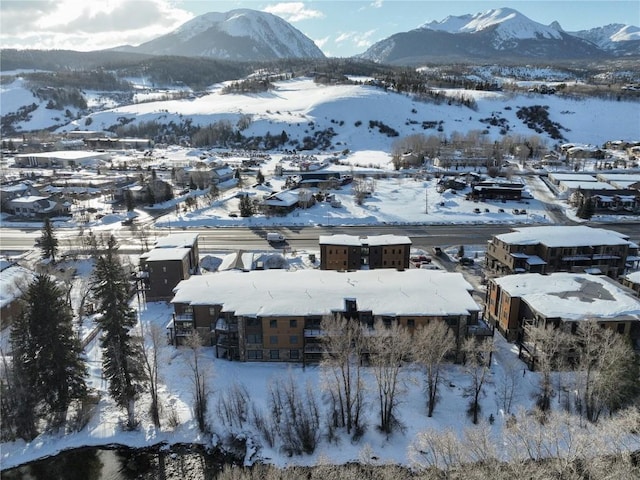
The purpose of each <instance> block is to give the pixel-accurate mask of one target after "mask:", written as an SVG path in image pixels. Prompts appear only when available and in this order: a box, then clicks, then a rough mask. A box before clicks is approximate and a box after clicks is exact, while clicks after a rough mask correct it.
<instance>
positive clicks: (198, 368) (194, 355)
mask: <svg viewBox="0 0 640 480" xmlns="http://www.w3.org/2000/svg"><path fill="white" fill-rule="evenodd" d="M186 346H187V347H188V348H189V350H190V352H189V353H188V354H187V365H188V366H189V370H190V373H191V381H192V382H193V413H194V416H195V418H196V421H197V422H198V428H199V429H200V431H201V432H203V433H206V432H207V431H208V430H209V425H208V423H207V397H208V395H209V393H210V389H209V382H208V379H209V375H210V371H209V368H208V367H207V366H206V365H204V364H202V362H201V358H200V357H201V355H202V337H201V336H200V334H199V333H198V332H197V331H194V332H193V333H192V334H191V335H189V336H188V337H187V338H186Z"/></svg>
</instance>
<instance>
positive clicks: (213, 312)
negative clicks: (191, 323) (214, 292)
mask: <svg viewBox="0 0 640 480" xmlns="http://www.w3.org/2000/svg"><path fill="white" fill-rule="evenodd" d="M209 316H211V317H215V316H216V307H209Z"/></svg>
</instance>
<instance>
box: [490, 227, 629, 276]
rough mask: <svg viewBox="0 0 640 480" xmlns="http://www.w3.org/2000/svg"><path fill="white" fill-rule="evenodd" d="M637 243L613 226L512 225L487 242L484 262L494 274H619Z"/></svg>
mask: <svg viewBox="0 0 640 480" xmlns="http://www.w3.org/2000/svg"><path fill="white" fill-rule="evenodd" d="M637 254H638V245H636V244H635V243H633V242H631V241H630V240H629V238H628V237H625V236H624V235H623V234H621V233H618V232H615V231H613V230H606V229H603V228H592V227H587V226H584V225H577V226H542V227H524V228H515V229H514V231H513V232H511V233H504V234H500V235H494V236H493V238H492V239H491V240H489V242H488V244H487V254H486V266H487V268H488V269H489V270H491V271H493V272H496V273H498V274H503V275H505V274H512V273H552V272H563V271H564V272H576V273H584V272H587V273H601V274H604V275H608V276H610V277H612V278H617V277H618V276H619V275H622V274H623V273H624V272H625V269H626V263H627V257H629V256H631V257H635V256H637Z"/></svg>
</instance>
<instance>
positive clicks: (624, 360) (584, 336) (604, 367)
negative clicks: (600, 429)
mask: <svg viewBox="0 0 640 480" xmlns="http://www.w3.org/2000/svg"><path fill="white" fill-rule="evenodd" d="M576 344H577V345H578V348H577V351H578V362H577V366H576V375H575V378H576V382H577V384H576V390H577V392H578V395H579V397H580V401H581V405H582V409H581V413H583V412H584V414H585V415H586V418H587V419H588V420H589V421H592V422H596V421H597V420H598V418H599V417H600V414H601V413H602V412H603V411H604V410H610V411H612V410H615V409H617V408H620V407H622V406H625V404H627V403H629V401H630V400H631V399H633V398H637V395H638V389H639V387H638V366H637V364H636V362H634V359H633V357H634V355H633V349H632V348H631V345H630V344H629V342H628V340H627V339H626V338H625V337H623V336H622V335H620V334H618V333H616V332H615V331H613V330H611V329H609V328H601V326H600V325H599V324H598V322H597V321H595V320H588V321H585V322H581V323H580V324H579V326H578V332H577V342H576Z"/></svg>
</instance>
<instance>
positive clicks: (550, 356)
mask: <svg viewBox="0 0 640 480" xmlns="http://www.w3.org/2000/svg"><path fill="white" fill-rule="evenodd" d="M525 343H526V345H527V348H528V349H529V353H530V354H531V356H532V369H536V370H538V371H539V372H540V392H539V393H538V400H537V405H538V408H540V410H542V411H543V412H546V411H547V410H549V408H550V407H551V397H552V396H553V393H554V389H553V372H554V371H555V370H557V369H558V367H559V366H560V364H561V362H562V358H563V355H562V352H563V351H566V350H568V349H569V348H570V347H571V345H572V343H573V339H572V338H571V336H570V335H568V334H567V333H565V332H563V331H562V330H560V329H556V328H553V326H551V325H549V326H534V325H528V326H526V327H525Z"/></svg>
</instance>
